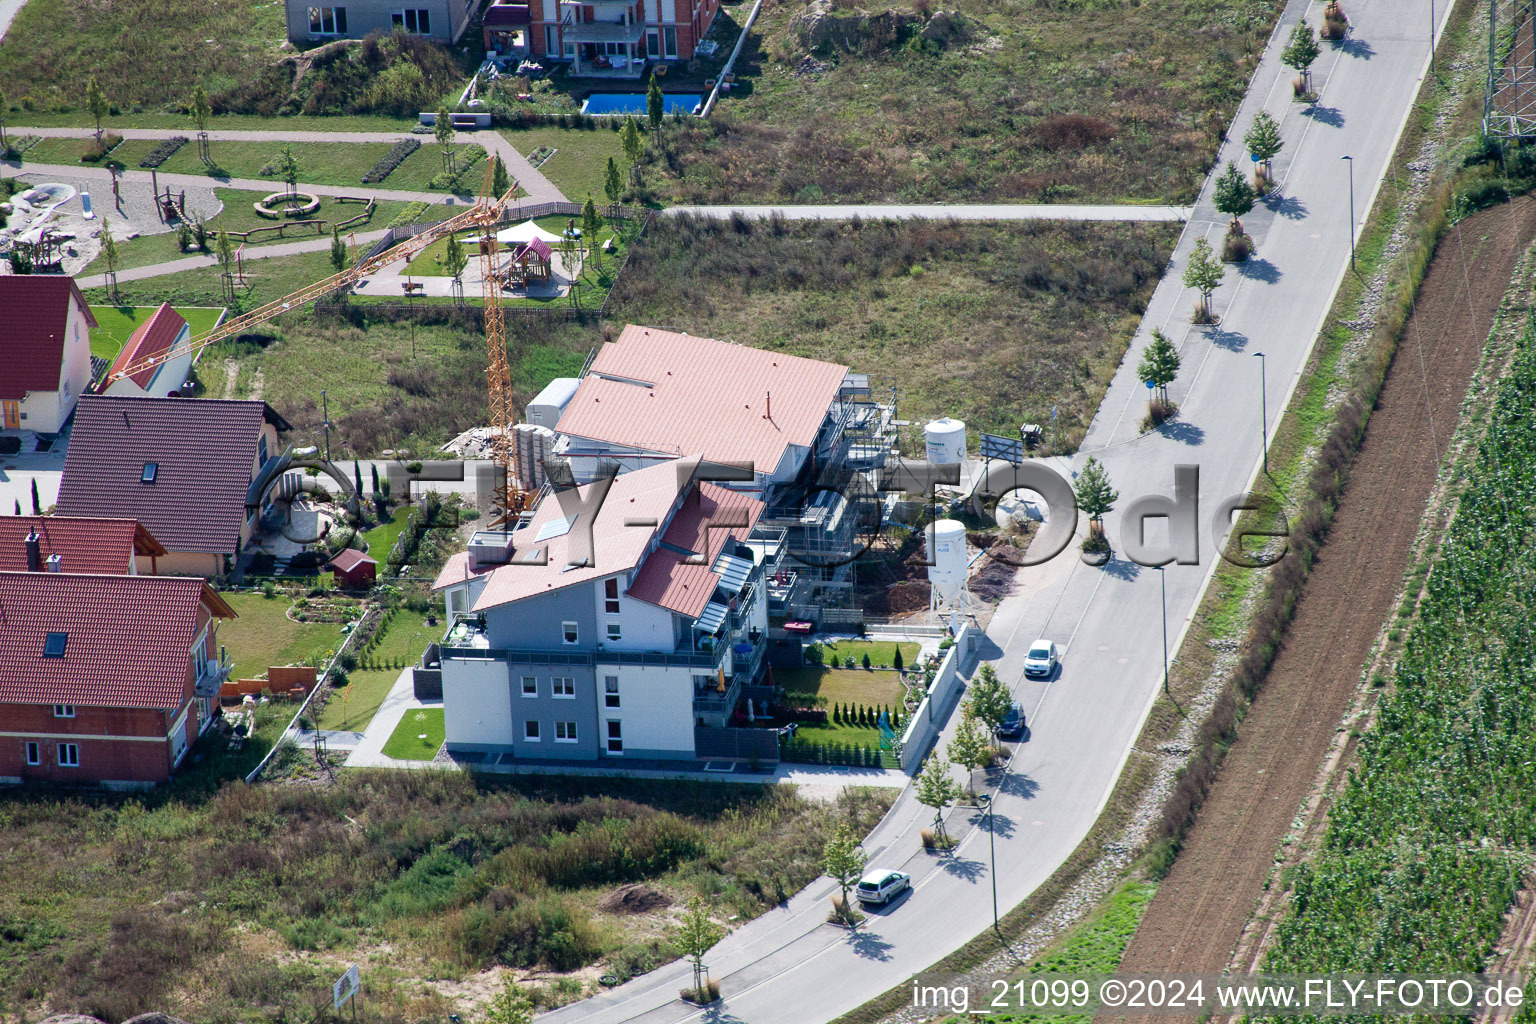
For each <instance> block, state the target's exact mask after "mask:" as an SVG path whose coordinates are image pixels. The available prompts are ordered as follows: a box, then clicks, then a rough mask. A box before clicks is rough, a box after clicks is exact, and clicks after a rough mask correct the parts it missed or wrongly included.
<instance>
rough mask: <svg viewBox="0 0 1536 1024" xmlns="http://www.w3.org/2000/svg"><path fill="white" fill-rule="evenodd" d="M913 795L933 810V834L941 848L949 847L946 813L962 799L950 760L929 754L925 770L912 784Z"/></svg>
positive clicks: (924, 765)
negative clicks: (945, 821)
mask: <svg viewBox="0 0 1536 1024" xmlns="http://www.w3.org/2000/svg"><path fill="white" fill-rule="evenodd" d="M912 793H913V795H914V796H916V797H917V802H918V803H920V804H922V805H923V806H924V807H932V808H933V833H934V836H935V837H936V838H937V839H938V841H939V844H940V845H941V846H948V845H949V834H948V833H947V832H946V831H945V830H944V811H945V810H946V809H947V808H948V807H949V805H950V804H952V803H954V802H955V801H956V800H959V799H960V784H959V783H958V782H956V781H955V777H954V776H953V775H951V774H950V764H949V759H948V758H945V757H941V756H939V755H938V754H929V755H928V757H927V759H926V760H925V761H923V769H922V771H920V772H919V773H918V775H917V778H916V779H914V780H913V783H912Z"/></svg>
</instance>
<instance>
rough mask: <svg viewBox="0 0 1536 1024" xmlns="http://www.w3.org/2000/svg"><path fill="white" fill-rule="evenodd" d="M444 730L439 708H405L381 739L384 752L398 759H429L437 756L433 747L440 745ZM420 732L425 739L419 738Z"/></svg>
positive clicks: (435, 748) (387, 755) (444, 735)
mask: <svg viewBox="0 0 1536 1024" xmlns="http://www.w3.org/2000/svg"><path fill="white" fill-rule="evenodd" d="M447 734H448V732H447V729H446V727H445V726H444V725H443V709H442V708H418V709H416V710H415V711H407V712H406V713H405V717H404V718H402V719H400V724H399V725H397V726H395V731H394V732H392V733H390V736H389V739H388V740H387V741H385V743H384V756H385V757H394V758H399V759H400V760H402V761H430V760H432V758H433V757H435V756H437V748H438V747H441V746H442V745H443V739H444V738H445V737H446V736H447ZM423 736H425V737H426V739H422V738H421V737H423Z"/></svg>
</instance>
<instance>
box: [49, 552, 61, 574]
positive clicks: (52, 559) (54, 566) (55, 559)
mask: <svg viewBox="0 0 1536 1024" xmlns="http://www.w3.org/2000/svg"><path fill="white" fill-rule="evenodd" d="M48 571H49V572H63V571H64V556H63V555H49V556H48Z"/></svg>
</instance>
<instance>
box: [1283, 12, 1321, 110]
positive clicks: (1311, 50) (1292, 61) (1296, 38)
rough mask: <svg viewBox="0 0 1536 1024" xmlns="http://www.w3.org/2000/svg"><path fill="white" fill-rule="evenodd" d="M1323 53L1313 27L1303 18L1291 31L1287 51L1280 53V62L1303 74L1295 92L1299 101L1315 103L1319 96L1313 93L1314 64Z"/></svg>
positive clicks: (1286, 45) (1296, 84) (1295, 86)
mask: <svg viewBox="0 0 1536 1024" xmlns="http://www.w3.org/2000/svg"><path fill="white" fill-rule="evenodd" d="M1319 52H1321V51H1320V50H1319V49H1318V46H1317V33H1315V32H1313V31H1312V26H1311V25H1308V24H1307V19H1306V18H1302V19H1301V21H1300V22H1298V23H1297V25H1296V27H1295V28H1293V29H1291V38H1290V40H1289V41H1287V42H1286V44H1285V49H1283V50H1281V51H1280V62H1281V63H1282V64H1285V65H1286V66H1287V67H1292V68H1295V69H1296V70H1297V71H1298V72H1300V73H1301V78H1300V79H1299V80H1298V81H1297V82H1296V83H1295V85H1294V91H1295V93H1296V98H1297V99H1299V100H1308V101H1311V102H1315V101H1316V100H1317V96H1316V95H1315V94H1314V93H1313V92H1312V70H1311V69H1312V62H1313V61H1315V60H1317V55H1318V53H1319Z"/></svg>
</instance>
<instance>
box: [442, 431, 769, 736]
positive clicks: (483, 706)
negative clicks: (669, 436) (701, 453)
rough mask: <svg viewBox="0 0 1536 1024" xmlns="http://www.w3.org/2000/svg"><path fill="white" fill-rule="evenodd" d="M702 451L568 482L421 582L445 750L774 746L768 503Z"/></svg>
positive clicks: (482, 536) (482, 535) (473, 541)
mask: <svg viewBox="0 0 1536 1024" xmlns="http://www.w3.org/2000/svg"><path fill="white" fill-rule="evenodd" d="M712 475H715V474H714V473H713V472H712V467H711V466H709V464H707V463H703V462H702V461H701V460H700V459H698V458H696V457H695V458H682V459H677V460H668V461H665V462H661V463H655V464H652V465H650V466H647V467H645V468H642V469H637V470H635V471H634V472H631V473H625V474H623V475H621V476H618V477H614V478H610V479H606V480H600V481H596V482H593V483H589V484H586V485H584V486H580V487H573V488H569V489H567V490H564V491H560V492H557V493H555V494H552V495H550V496H549V497H548V498H546V500H544V501H543V502H542V503H541V504H540V506H539V509H538V511H537V513H536V514H535V515H534V516H533V518H532V520H531V521H530V522H528V523H527V524H526V525H524V526H523V527H521V528H520V529H516V530H512V531H482V532H480V533H477V534H475V535H474V537H473V538H472V539H471V541H470V544H469V550H468V551H466V552H462V553H460V554H457V555H455V556H454V557H453V558H451V559H450V560H449V562H448V564H447V566H446V567H445V568H444V569H443V571H442V573H441V574H440V575H439V576H438V578H437V580H436V582H435V583H434V584H433V589H434V590H435V591H436V592H438V593H440V594H442V595H443V598H444V601H445V604H446V607H447V612H448V621H449V623H450V625H449V628H448V631H447V635H446V636H445V638H444V640H443V642H442V643H441V644H440V645H438V649H437V651H436V652H434V653H433V656H434V657H435V659H436V663H437V668H436V671H440V673H441V683H442V701H443V717H444V721H445V725H446V731H447V736H446V742H447V748H448V751H449V753H450V754H452V755H453V756H455V757H457V758H459V759H461V760H467V761H471V762H478V763H482V764H492V763H500V764H510V763H514V762H518V761H525V762H535V763H536V762H541V761H584V762H611V763H615V764H624V763H630V764H632V763H634V762H635V761H637V760H638V761H646V762H652V761H664V762H676V761H694V760H695V759H698V758H705V759H719V758H724V759H742V760H746V759H756V760H760V761H764V762H771V761H775V760H777V758H778V740H777V736H776V734H775V733H774V731H773V730H770V729H760V728H753V727H751V721H752V720H753V718H754V716H755V715H761V714H763V713H764V712H765V711H766V709H767V708H766V701H767V699H768V697H769V696H770V695H771V692H772V687H771V683H770V681H769V677H768V671H769V670H768V667H767V665H766V664H765V661H764V657H763V654H764V651H765V648H766V645H767V633H768V612H767V604H766V600H765V595H764V589H765V580H766V579H768V578H770V577H771V576H772V575H773V574H774V573H775V572H777V571H778V569H779V567H780V560H781V558H782V556H783V548H782V545H781V544H779V545H775V544H764V543H761V542H757V541H754V540H753V533H754V530H755V528H756V526H757V524H758V520H759V519H760V517H761V516H762V513H763V503H762V502H761V501H759V500H757V499H756V498H754V497H751V496H750V495H748V494H744V493H742V492H740V491H735V490H731V489H729V488H726V487H723V486H721V485H720V484H718V483H715V482H712V481H711V480H710V479H709V477H711V476H712Z"/></svg>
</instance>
